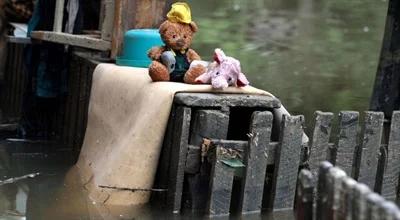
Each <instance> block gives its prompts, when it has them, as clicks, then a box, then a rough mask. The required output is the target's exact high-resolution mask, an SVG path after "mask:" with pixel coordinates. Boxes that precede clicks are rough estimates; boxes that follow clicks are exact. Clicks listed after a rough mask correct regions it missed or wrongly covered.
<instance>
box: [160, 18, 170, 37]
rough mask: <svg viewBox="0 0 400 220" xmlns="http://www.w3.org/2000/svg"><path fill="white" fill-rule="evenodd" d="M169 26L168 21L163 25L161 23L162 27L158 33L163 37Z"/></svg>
mask: <svg viewBox="0 0 400 220" xmlns="http://www.w3.org/2000/svg"><path fill="white" fill-rule="evenodd" d="M168 26H169V21H168V20H166V21H164V22H163V23H161V25H160V27H159V28H158V32H159V33H160V34H161V35H163V34H164V33H165V32H166V31H167V29H168Z"/></svg>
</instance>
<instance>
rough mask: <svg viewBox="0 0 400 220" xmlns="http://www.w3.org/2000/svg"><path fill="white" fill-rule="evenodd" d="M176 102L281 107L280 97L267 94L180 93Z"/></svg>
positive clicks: (211, 105) (209, 105)
mask: <svg viewBox="0 0 400 220" xmlns="http://www.w3.org/2000/svg"><path fill="white" fill-rule="evenodd" d="M174 102H175V103H177V104H180V105H186V106H193V107H223V106H228V107H230V106H234V107H249V108H255V107H263V108H279V107H280V106H281V103H280V101H279V100H278V99H276V98H274V97H270V96H265V95H240V94H212V93H178V94H176V95H175V98H174Z"/></svg>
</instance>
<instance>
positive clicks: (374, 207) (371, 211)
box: [367, 193, 384, 220]
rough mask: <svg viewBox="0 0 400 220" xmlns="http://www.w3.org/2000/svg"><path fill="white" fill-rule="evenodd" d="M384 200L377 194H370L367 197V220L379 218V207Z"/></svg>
mask: <svg viewBox="0 0 400 220" xmlns="http://www.w3.org/2000/svg"><path fill="white" fill-rule="evenodd" d="M383 201H384V199H383V197H381V196H380V195H379V194H377V193H370V194H369V195H368V196H367V220H377V219H382V218H381V212H380V210H379V209H380V207H379V206H380V205H381V204H382V203H383Z"/></svg>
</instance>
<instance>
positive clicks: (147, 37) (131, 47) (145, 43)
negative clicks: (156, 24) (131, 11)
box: [116, 29, 164, 67]
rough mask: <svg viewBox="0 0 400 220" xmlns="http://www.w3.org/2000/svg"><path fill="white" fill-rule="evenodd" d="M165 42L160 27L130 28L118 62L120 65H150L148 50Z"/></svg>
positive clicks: (125, 36)
mask: <svg viewBox="0 0 400 220" xmlns="http://www.w3.org/2000/svg"><path fill="white" fill-rule="evenodd" d="M163 44H164V43H163V41H162V40H161V36H160V34H159V33H158V29H134V30H129V31H127V32H126V33H125V35H124V49H123V53H122V56H120V57H117V60H116V63H117V65H120V66H133V67H148V66H149V65H150V63H151V60H150V59H149V58H148V56H147V52H148V50H149V49H150V48H152V47H154V46H162V45H163Z"/></svg>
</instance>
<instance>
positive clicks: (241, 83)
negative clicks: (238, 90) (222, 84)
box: [237, 73, 249, 87]
mask: <svg viewBox="0 0 400 220" xmlns="http://www.w3.org/2000/svg"><path fill="white" fill-rule="evenodd" d="M247 85H249V81H248V80H247V78H246V76H245V75H244V74H243V73H239V76H238V79H237V86H239V87H243V86H247Z"/></svg>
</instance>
